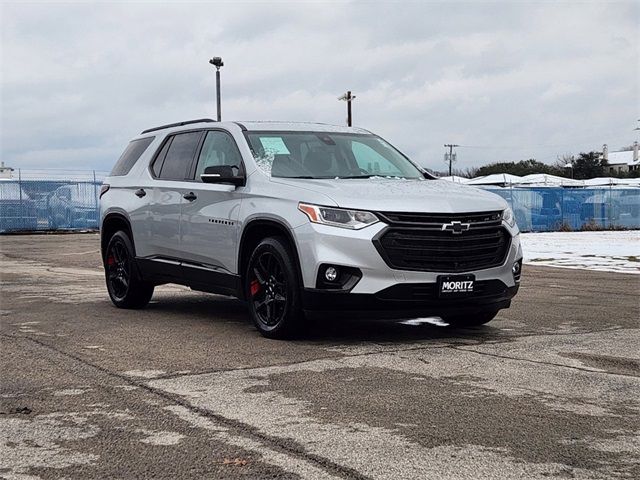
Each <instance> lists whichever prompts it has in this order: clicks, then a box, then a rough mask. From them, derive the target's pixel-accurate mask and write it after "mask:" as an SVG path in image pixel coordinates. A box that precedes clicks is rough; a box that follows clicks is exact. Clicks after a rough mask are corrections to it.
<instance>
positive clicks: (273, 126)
mask: <svg viewBox="0 0 640 480" xmlns="http://www.w3.org/2000/svg"><path fill="white" fill-rule="evenodd" d="M217 126H220V127H222V128H229V127H236V128H237V127H238V126H239V127H240V128H242V129H243V130H249V131H255V132H260V131H261V132H272V131H276V132H279V131H288V132H329V133H330V132H333V133H358V134H365V135H369V134H371V132H370V131H369V130H365V129H364V128H358V127H346V126H344V125H330V124H327V123H314V122H278V121H256V120H252V121H238V122H236V121H227V122H216V121H215V120H211V119H209V118H201V119H198V120H185V121H182V122H176V123H169V124H167V125H161V126H157V127H150V128H147V129H145V130H143V131H142V132H141V133H140V134H139V135H138V136H137V137H135V138H144V137H150V136H154V135H156V132H162V133H167V134H168V133H173V132H180V131H182V130H193V129H200V128H213V127H217Z"/></svg>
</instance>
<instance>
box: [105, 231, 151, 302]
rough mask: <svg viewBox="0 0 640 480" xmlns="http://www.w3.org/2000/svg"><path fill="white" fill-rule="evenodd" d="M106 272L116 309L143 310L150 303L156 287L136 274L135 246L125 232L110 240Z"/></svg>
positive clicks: (108, 287) (116, 234)
mask: <svg viewBox="0 0 640 480" xmlns="http://www.w3.org/2000/svg"><path fill="white" fill-rule="evenodd" d="M104 270H105V276H106V281H107V290H108V291H109V297H111V301H112V302H113V304H114V305H115V306H116V307H118V308H142V307H144V306H145V305H147V303H149V300H151V296H152V295H153V288H154V286H153V285H152V284H150V283H147V282H144V281H143V280H142V279H141V278H140V277H139V275H138V273H137V272H136V270H135V258H134V255H133V245H132V244H131V240H130V239H129V236H128V235H127V234H126V233H125V232H122V231H119V232H116V233H115V234H114V235H113V236H112V237H111V239H110V240H109V243H108V245H107V250H106V254H105V258H104Z"/></svg>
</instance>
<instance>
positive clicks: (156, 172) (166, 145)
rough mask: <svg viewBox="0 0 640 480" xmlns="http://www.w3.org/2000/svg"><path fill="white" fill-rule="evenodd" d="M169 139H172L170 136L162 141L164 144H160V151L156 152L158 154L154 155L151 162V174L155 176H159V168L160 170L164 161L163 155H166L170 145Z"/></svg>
mask: <svg viewBox="0 0 640 480" xmlns="http://www.w3.org/2000/svg"><path fill="white" fill-rule="evenodd" d="M171 140H173V139H172V138H171V137H169V138H168V139H167V141H166V142H164V145H162V150H160V153H158V155H156V159H155V161H154V162H153V166H152V167H151V168H152V170H153V175H154V176H155V177H159V176H160V170H162V164H163V162H164V159H165V157H166V156H167V151H168V150H169V147H170V146H171Z"/></svg>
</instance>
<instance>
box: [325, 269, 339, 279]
mask: <svg viewBox="0 0 640 480" xmlns="http://www.w3.org/2000/svg"><path fill="white" fill-rule="evenodd" d="M324 278H326V279H327V281H329V282H335V281H336V279H337V278H338V270H336V269H335V268H334V267H327V269H326V270H325V271H324Z"/></svg>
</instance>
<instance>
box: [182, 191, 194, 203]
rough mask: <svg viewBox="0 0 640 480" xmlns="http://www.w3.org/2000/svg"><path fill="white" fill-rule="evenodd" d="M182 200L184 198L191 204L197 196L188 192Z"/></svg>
mask: <svg viewBox="0 0 640 480" xmlns="http://www.w3.org/2000/svg"><path fill="white" fill-rule="evenodd" d="M182 198H184V199H185V200H188V201H190V202H193V201H194V200H195V199H196V198H198V197H197V195H196V194H195V193H193V192H189V193H185V194H184V195H183V196H182Z"/></svg>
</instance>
